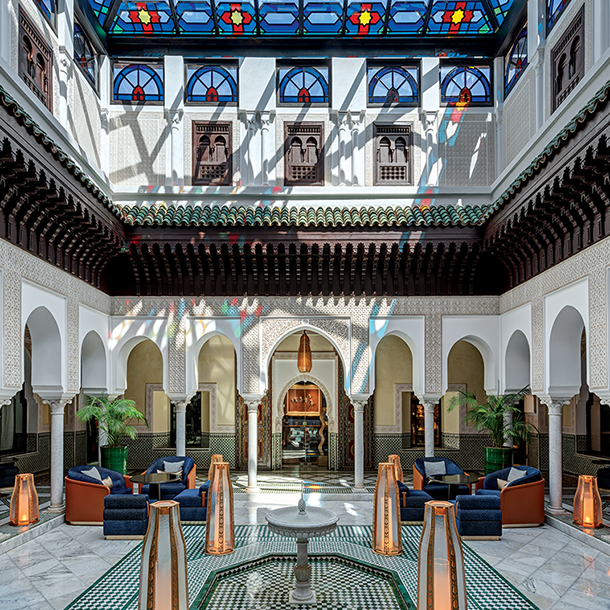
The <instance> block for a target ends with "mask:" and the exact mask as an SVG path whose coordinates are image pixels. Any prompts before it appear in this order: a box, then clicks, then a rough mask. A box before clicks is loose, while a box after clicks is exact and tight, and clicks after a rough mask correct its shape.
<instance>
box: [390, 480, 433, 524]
mask: <svg viewBox="0 0 610 610" xmlns="http://www.w3.org/2000/svg"><path fill="white" fill-rule="evenodd" d="M398 495H399V497H400V520H401V521H417V522H421V521H423V520H424V508H425V506H424V505H425V504H426V502H430V500H433V499H434V498H432V496H430V495H429V494H427V493H426V492H425V491H421V490H419V489H409V488H408V487H407V486H406V485H405V484H404V483H401V482H400V481H398Z"/></svg>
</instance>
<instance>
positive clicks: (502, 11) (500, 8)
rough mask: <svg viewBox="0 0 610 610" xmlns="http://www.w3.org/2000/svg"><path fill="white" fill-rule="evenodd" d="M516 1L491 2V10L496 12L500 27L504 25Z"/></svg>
mask: <svg viewBox="0 0 610 610" xmlns="http://www.w3.org/2000/svg"><path fill="white" fill-rule="evenodd" d="M513 2H514V0H489V4H490V6H491V10H492V11H493V12H494V15H495V16H496V19H497V20H498V25H502V24H503V23H504V20H505V19H506V15H508V11H509V10H510V7H511V6H512V5H513Z"/></svg>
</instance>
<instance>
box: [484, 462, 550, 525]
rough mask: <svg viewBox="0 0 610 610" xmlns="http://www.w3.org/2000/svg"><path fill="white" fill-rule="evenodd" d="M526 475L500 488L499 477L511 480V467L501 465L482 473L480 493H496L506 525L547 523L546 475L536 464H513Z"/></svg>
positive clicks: (485, 494) (503, 522)
mask: <svg viewBox="0 0 610 610" xmlns="http://www.w3.org/2000/svg"><path fill="white" fill-rule="evenodd" d="M512 468H515V469H516V470H521V471H523V472H525V476H523V477H521V478H520V479H516V480H514V481H511V482H509V483H508V485H506V487H504V489H502V490H500V489H498V479H502V480H504V481H508V478H509V473H510V470H511V469H510V468H502V469H501V470H496V471H495V472H491V473H490V474H488V475H487V476H486V477H481V478H480V479H479V482H478V483H477V485H476V491H477V496H496V497H498V498H500V503H501V507H502V525H504V527H511V526H512V527H519V526H521V527H526V526H533V525H540V524H542V523H544V479H543V478H542V474H541V473H540V471H539V470H538V469H537V468H532V467H531V466H513V467H512Z"/></svg>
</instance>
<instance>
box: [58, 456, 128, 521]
mask: <svg viewBox="0 0 610 610" xmlns="http://www.w3.org/2000/svg"><path fill="white" fill-rule="evenodd" d="M92 468H95V469H96V470H97V472H98V473H99V475H100V477H101V478H100V479H98V478H97V477H95V476H90V475H87V474H85V472H91V469H92ZM106 477H110V479H111V480H112V487H111V488H108V487H107V486H106V485H104V484H103V483H102V479H105V478H106ZM65 484H66V522H67V523H71V524H72V525H102V523H103V522H104V498H105V497H106V496H107V495H108V494H113V495H118V494H131V493H133V484H132V483H131V479H130V478H129V477H128V476H123V475H122V474H120V473H119V472H116V471H114V470H110V469H108V468H101V467H99V466H95V467H94V466H89V465H87V466H75V467H74V468H70V470H68V476H66V478H65Z"/></svg>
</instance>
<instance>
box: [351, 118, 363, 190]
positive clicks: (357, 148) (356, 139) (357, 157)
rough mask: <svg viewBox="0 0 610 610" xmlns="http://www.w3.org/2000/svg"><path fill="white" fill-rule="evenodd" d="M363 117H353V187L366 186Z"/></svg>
mask: <svg viewBox="0 0 610 610" xmlns="http://www.w3.org/2000/svg"><path fill="white" fill-rule="evenodd" d="M363 123H364V121H363V117H359V116H354V115H352V154H351V160H352V175H351V182H352V186H363V185H364V169H363V168H364V159H363V156H364V148H363V146H362V140H363V138H362V133H361V129H362V125H363Z"/></svg>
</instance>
